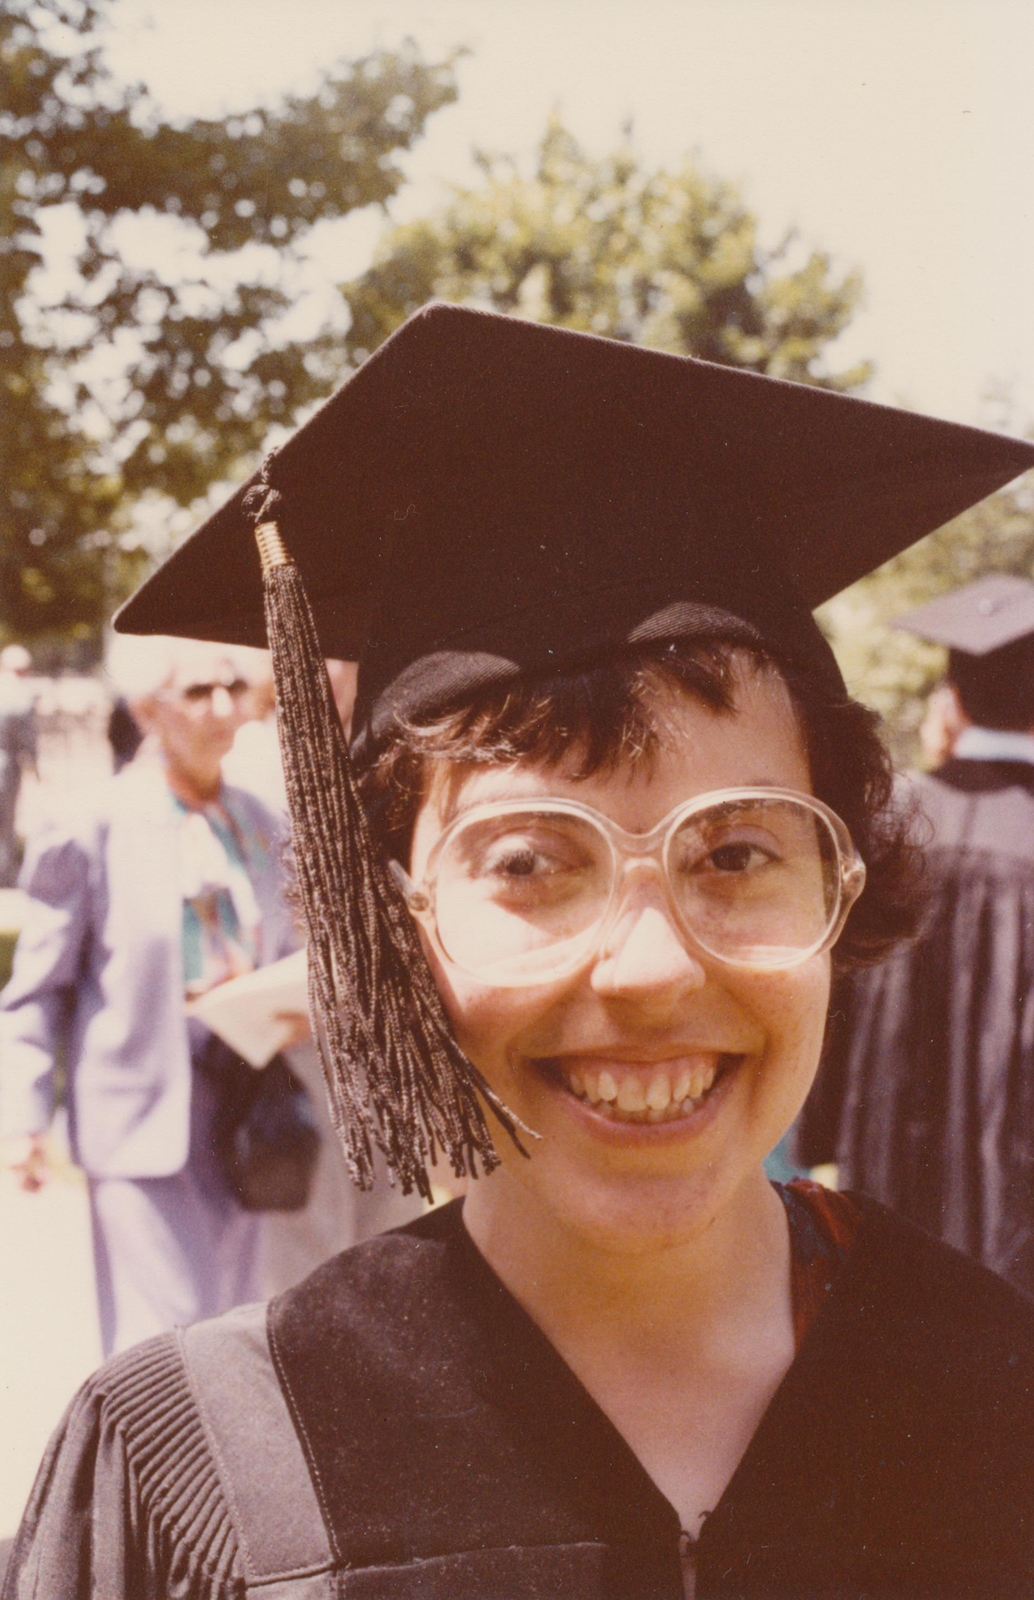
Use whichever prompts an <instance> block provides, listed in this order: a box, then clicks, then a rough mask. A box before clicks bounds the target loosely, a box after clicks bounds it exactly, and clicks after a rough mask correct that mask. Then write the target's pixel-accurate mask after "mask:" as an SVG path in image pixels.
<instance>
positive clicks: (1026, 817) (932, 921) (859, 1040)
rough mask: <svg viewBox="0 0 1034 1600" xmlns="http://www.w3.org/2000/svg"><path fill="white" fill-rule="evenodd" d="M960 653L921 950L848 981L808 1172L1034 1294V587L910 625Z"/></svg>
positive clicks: (999, 591)
mask: <svg viewBox="0 0 1034 1600" xmlns="http://www.w3.org/2000/svg"><path fill="white" fill-rule="evenodd" d="M898 626H900V627H903V628H906V629H908V630H909V631H910V632H913V633H916V634H918V635H919V636H920V637H921V638H925V639H931V640H933V641H934V642H936V643H939V644H944V645H947V646H948V647H949V652H950V654H949V666H948V677H947V682H948V686H949V690H950V693H951V695H952V698H953V706H952V713H953V715H952V722H953V724H954V726H955V727H956V729H957V733H956V736H955V738H954V739H953V740H952V749H951V753H950V755H949V757H948V759H947V760H946V761H944V762H943V764H942V765H940V766H939V767H937V769H936V770H934V771H933V772H930V773H920V774H915V775H914V777H913V778H912V781H911V784H910V785H909V798H910V799H911V800H912V801H914V803H915V804H917V805H918V807H919V809H920V810H921V812H922V814H923V816H924V817H925V819H926V824H927V827H928V830H929V843H928V847H927V855H928V860H929V870H930V884H929V904H928V906H927V909H926V914H925V916H924V920H923V928H922V932H921V936H920V937H919V938H918V939H917V940H915V941H914V942H911V943H909V944H907V945H904V946H902V947H901V948H899V949H898V950H896V951H895V952H894V954H893V955H892V956H891V957H890V958H889V959H888V960H887V961H886V962H884V963H882V964H880V965H879V966H876V967H873V968H871V969H868V970H865V971H860V972H855V973H852V974H850V975H849V977H847V978H846V979H845V981H844V984H843V987H842V990H841V993H840V994H839V996H838V999H837V1003H836V1005H835V1008H834V1024H835V1025H834V1028H833V1030H832V1032H831V1039H830V1045H829V1048H828V1050H827V1052H826V1057H825V1059H824V1062H823V1066H822V1069H821V1071H820V1074H819V1078H818V1081H817V1084H816V1088H815V1091H814V1092H813V1095H812V1097H811V1099H810V1100H809V1102H808V1104H807V1106H806V1107H805V1111H804V1115H803V1118H802V1122H801V1127H800V1132H799V1139H798V1154H799V1156H800V1158H801V1159H802V1160H803V1161H804V1162H805V1164H807V1165H815V1164H818V1163H820V1162H825V1161H835V1162H836V1163H837V1165H838V1168H839V1171H840V1181H841V1182H842V1183H843V1184H845V1185H848V1186H850V1187H852V1188H858V1189H862V1190H864V1191H865V1192H866V1193H868V1194H871V1195H874V1196H876V1197H877V1198H878V1199H880V1200H882V1201H884V1202H885V1203H886V1204H887V1205H890V1206H893V1207H894V1208H895V1209H896V1210H898V1211H900V1212H901V1213H902V1214H903V1215H904V1216H907V1217H910V1218H911V1219H912V1220H913V1221H914V1222H917V1223H919V1224H920V1226H922V1227H923V1228H925V1229H927V1230H928V1231H929V1232H930V1233H933V1234H935V1235H937V1236H938V1237H939V1238H941V1239H944V1240H946V1241H947V1242H948V1243H949V1244H952V1245H955V1246H956V1247H957V1248H958V1249H960V1250H965V1251H967V1252H968V1253H969V1254H970V1255H972V1256H974V1257H975V1258H976V1259H977V1260H978V1261H982V1262H984V1264H985V1265H986V1266H988V1267H991V1268H992V1269H993V1270H994V1271H995V1272H1000V1273H1001V1274H1002V1275H1003V1276H1004V1277H1007V1278H1009V1279H1010V1280H1011V1281H1012V1282H1013V1283H1015V1284H1017V1285H1018V1286H1019V1287H1020V1288H1021V1289H1024V1290H1025V1291H1026V1292H1027V1293H1028V1294H1030V1293H1032V1292H1034V584H1032V583H1031V582H1029V581H1028V580H1027V579H1024V578H1019V577H1014V576H1010V575H1008V574H994V575H989V576H987V577H984V578H981V579H979V580H978V581H977V582H976V583H972V584H967V585H966V586H965V588H963V589H959V590H955V591H954V592H953V593H951V594H950V595H947V596H944V597H941V598H940V599H938V600H935V601H933V602H931V603H930V604H929V605H928V606H924V607H923V608H922V610H920V611H917V612H914V613H912V614H910V615H909V616H907V617H902V618H901V619H899V622H898Z"/></svg>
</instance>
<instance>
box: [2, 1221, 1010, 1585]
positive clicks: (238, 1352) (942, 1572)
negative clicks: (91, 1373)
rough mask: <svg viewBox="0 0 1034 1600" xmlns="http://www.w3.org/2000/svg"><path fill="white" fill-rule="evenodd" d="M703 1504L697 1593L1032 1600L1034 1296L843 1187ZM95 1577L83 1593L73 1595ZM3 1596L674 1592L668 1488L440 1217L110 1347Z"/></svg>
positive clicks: (679, 1580) (31, 1518) (81, 1401)
mask: <svg viewBox="0 0 1034 1600" xmlns="http://www.w3.org/2000/svg"><path fill="white" fill-rule="evenodd" d="M861 1205H862V1210H863V1217H862V1221H861V1224H860V1227H859V1230H858V1232H857V1233H856V1235H855V1239H854V1242H853V1244H852V1246H851V1249H850V1253H849V1255H848V1257H847V1260H846V1262H845V1264H844V1265H843V1266H842V1268H841V1269H840V1271H839V1274H838V1276H837V1278H836V1281H835V1282H834V1284H833V1286H832V1289H831V1291H830V1293H829V1294H828V1295H827V1296H826V1299H825V1302H824V1305H823V1307H822V1310H821V1311H820V1312H819V1315H818V1317H817V1319H816V1320H815V1322H814V1323H813V1324H812V1327H811V1329H810V1331H809V1333H808V1334H807V1335H806V1337H805V1339H804V1341H803V1343H802V1345H801V1347H800V1349H799V1351H798V1354H797V1356H796V1359H795V1360H794V1362H793V1364H792V1366H791V1368H790V1370H789V1372H788V1374H787V1376H786V1378H785V1379H784V1381H783V1383H782V1385H781V1386H780V1388H779V1390H778V1391H777V1393H776V1395H775V1397H774V1399H773V1400H772V1402H771V1405H770V1406H769V1409H768V1411H767V1413H766V1415H765V1417H764V1418H763V1420H762V1422H761V1424H760V1426H759V1428H758V1431H757V1433H756V1434H755V1437H754V1439H753V1441H752V1442H751V1444H750V1446H749V1447H748V1450H747V1452H746V1455H745V1456H744V1458H743V1460H742V1461H741V1463H740V1465H739V1467H738V1469H737V1470H736V1472H735V1474H734V1476H733V1478H732V1481H731V1482H730V1484H729V1485H728V1487H727V1489H726V1490H725V1492H724V1494H723V1495H722V1497H721V1499H720V1501H719V1502H718V1504H717V1505H716V1506H715V1507H714V1508H713V1510H712V1512H711V1514H710V1516H709V1517H708V1518H707V1520H706V1522H705V1524H704V1528H703V1532H702V1534H701V1537H700V1540H699V1545H698V1549H697V1552H696V1564H697V1590H696V1592H697V1596H698V1597H699V1600H719V1597H721V1600H733V1597H735V1600H755V1597H757V1600H761V1597H765V1600H862V1597H863V1596H864V1597H866V1600H910V1597H916V1600H918V1597H922V1600H977V1597H979V1600H992V1597H993V1600H1012V1597H1017V1600H1018V1597H1019V1596H1021V1595H1023V1596H1025V1597H1026V1600H1029V1596H1030V1594H1031V1592H1032V1590H1034V1305H1032V1304H1031V1302H1030V1301H1028V1300H1027V1299H1026V1297H1025V1296H1023V1295H1021V1294H1019V1293H1018V1292H1017V1291H1015V1290H1014V1289H1012V1288H1011V1287H1010V1286H1009V1285H1007V1284H1005V1283H1004V1282H1003V1281H1002V1280H1001V1279H999V1278H997V1277H995V1276H994V1275H993V1274H991V1273H988V1272H986V1271H985V1269H983V1268H982V1267H980V1266H978V1265H977V1264H975V1263H973V1262H971V1261H969V1260H968V1259H966V1258H964V1257H962V1256H961V1255H959V1254H957V1253H956V1252H954V1251H952V1250H950V1249H948V1248H947V1247H946V1246H944V1245H942V1244H940V1243H937V1242H934V1241H932V1240H930V1239H929V1238H927V1237H926V1236H925V1235H923V1234H922V1233H920V1232H919V1231H918V1230H916V1229H914V1228H913V1227H912V1226H911V1225H909V1224H908V1223H905V1222H902V1221H900V1220H899V1219H897V1218H895V1217H894V1216H892V1215H891V1214H890V1213H888V1212H886V1211H884V1210H883V1209H882V1208H881V1207H880V1206H878V1205H877V1204H875V1202H871V1201H862V1202H861ZM91 1584H92V1587H91ZM8 1585H9V1587H8V1589H7V1590H6V1591H5V1595H6V1596H7V1597H8V1600H10V1597H13V1596H18V1597H19V1600H23V1597H25V1596H29V1595H32V1596H38V1597H39V1600H44V1597H45V1600H86V1596H88V1595H95V1596H103V1597H104V1600H157V1597H163V1600H168V1597H172V1600H229V1597H231V1596H233V1597H235V1600H237V1597H240V1596H243V1595H245V1594H247V1595H248V1596H251V1597H254V1600H258V1597H260V1596H261V1597H262V1600H331V1597H332V1596H333V1597H344V1600H603V1597H606V1600H681V1597H682V1595H683V1576H682V1563H681V1559H680V1530H679V1525H678V1518H677V1516H676V1514H675V1512H674V1510H673V1508H672V1507H671V1505H670V1504H669V1502H668V1501H667V1500H666V1499H665V1498H664V1496H663V1495H662V1494H661V1493H660V1491H659V1490H658V1489H657V1487H656V1486H655V1485H654V1483H653V1482H652V1480H651V1479H650V1478H649V1477H648V1476H647V1474H646V1472H645V1471H644V1470H643V1468H642V1467H641V1465H640V1464H639V1462H638V1460H637V1459H636V1457H635V1456H634V1455H633V1454H632V1452H631V1450H630V1449H629V1448H628V1446H627V1445H626V1444H625V1442H624V1440H623V1439H622V1437H621V1436H620V1434H618V1432H617V1431H616V1430H615V1428H614V1427H613V1426H612V1425H611V1423H610V1422H609V1421H608V1419H607V1418H606V1417H605V1415H604V1414H603V1413H602V1412H601V1410H600V1409H599V1407H598V1406H597V1405H596V1404H595V1402H594V1401H593V1400H592V1399H591V1398H590V1396H589V1395H588V1393H587V1392H586V1390H585V1389H584V1388H583V1387H582V1385H581V1384H580V1383H579V1381H578V1380H577V1378H576V1377H575V1376H574V1374H573V1373H572V1372H571V1370H570V1368H569V1367H567V1366H566V1365H565V1363H564V1362H563V1360H562V1359H561V1358H560V1356H559V1355H558V1354H557V1352H556V1351H555V1350H554V1349H553V1347H552V1346H551V1345H550V1344H549V1342H548V1340H547V1339H546V1338H545V1337H544V1335H543V1334H542V1333H541V1332H540V1331H539V1330H538V1328H537V1327H536V1326H535V1325H534V1324H533V1323H532V1322H531V1320H530V1319H529V1318H528V1317H527V1315H526V1314H525V1313H524V1312H523V1311H522V1309H521V1308H520V1307H519V1306H518V1304H517V1302H516V1301H515V1300H514V1299H513V1297H512V1296H511V1295H510V1294H509V1293H508V1291H507V1290H506V1289H505V1288H504V1287H503V1285H502V1284H501V1282H500V1281H499V1279H498V1278H497V1277H496V1276H495V1274H494V1273H493V1272H492V1270H491V1269H490V1268H489V1267H488V1266H487V1264H486V1263H485V1262H484V1260H483V1258H482V1257H481V1256H480V1255H479V1253H478V1251H477V1249H476V1248H475V1247H474V1245H473V1244H472V1242H471V1241H470V1239H469V1236H468V1235H467V1233H466V1231H465V1229H464V1227H463V1225H462V1221H461V1217H460V1210H459V1206H458V1204H453V1205H451V1206H447V1207H445V1208H443V1209H442V1210H440V1211H438V1212H433V1213H431V1214H429V1215H428V1216H427V1217H424V1218H422V1219H420V1221H418V1222H417V1223H414V1224H411V1225H410V1226H409V1227H407V1228H404V1229H401V1230H399V1231H397V1232H395V1233H392V1234H388V1235H385V1236H383V1237H381V1238H378V1239H375V1240H372V1241H370V1242H368V1243H366V1244H363V1245H360V1246H358V1247H356V1248H355V1249H353V1250H351V1251H348V1252H346V1253H345V1254H344V1255H341V1256H338V1257H336V1258H335V1259H334V1260H332V1261H330V1262H328V1263H326V1264H325V1265H324V1266H322V1267H320V1268H319V1269H318V1270H317V1271H316V1272H315V1273H314V1274H313V1275H312V1276H311V1277H310V1278H308V1279H307V1280H306V1281H305V1282H304V1283H303V1284H301V1285H299V1286H298V1287H296V1288H294V1289H292V1290H290V1291H288V1292H287V1293H286V1294H284V1295H282V1296H280V1298H279V1299H277V1300H275V1301H274V1302H272V1304H271V1306H270V1308H269V1311H268V1316H267V1315H265V1313H263V1312H262V1311H261V1310H260V1309H259V1308H245V1309H244V1310H242V1311H236V1312H231V1313H229V1314H228V1315H226V1316H224V1317H222V1318H217V1319H214V1320H213V1321H211V1322H209V1323H203V1324H200V1325H197V1326H196V1327H195V1328H193V1329H188V1330H186V1331H185V1332H184V1331H181V1332H179V1333H174V1334H167V1335H163V1336H162V1337H160V1338H158V1339H155V1340H152V1341H150V1342H149V1343H147V1344H145V1345H142V1346H139V1347H137V1348H136V1349H135V1350H132V1351H129V1352H127V1353H125V1354H124V1355H122V1356H118V1357H116V1358H115V1359H114V1360H113V1361H112V1362H110V1363H109V1364H108V1365H107V1366H106V1367H104V1368H102V1369H101V1371H100V1373H99V1374H97V1375H96V1376H95V1377H94V1378H93V1379H91V1380H90V1382H89V1383H87V1385H86V1386H85V1388H84V1389H83V1390H82V1391H81V1393H80V1395H79V1397H78V1398H77V1399H76V1401H75V1402H74V1403H73V1405H72V1407H71V1409H70V1411H69V1413H68V1415H67V1417H66V1419H65V1422H64V1424H63V1426H62V1428H61V1429H60V1430H59V1432H58V1434H57V1436H56V1438H55V1440H54V1442H53V1443H52V1445H51V1447H50V1449H49V1451H48V1454H47V1456H46V1458H45V1459H44V1463H43V1466H42V1467H41V1469H40V1474H39V1478H38V1481H37V1484H36V1487H35V1489H34V1491H33V1495H32V1499H31V1501H30V1505H29V1508H28V1511H27V1513H26V1517H25V1521H24V1523H23V1527H22V1531H21V1534H20V1536H19V1542H18V1546H17V1548H16V1550H15V1553H14V1557H13V1559H12V1563H11V1569H10V1572H9V1576H8Z"/></svg>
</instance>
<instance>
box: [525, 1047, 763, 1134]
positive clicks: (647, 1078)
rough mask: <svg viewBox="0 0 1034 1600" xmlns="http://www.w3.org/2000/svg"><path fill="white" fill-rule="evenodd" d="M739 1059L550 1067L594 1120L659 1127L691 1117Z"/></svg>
mask: <svg viewBox="0 0 1034 1600" xmlns="http://www.w3.org/2000/svg"><path fill="white" fill-rule="evenodd" d="M741 1059H742V1057H741V1056H738V1055H724V1054H720V1053H718V1052H717V1051H708V1052H706V1053H700V1054H696V1055H687V1056H679V1057H677V1058H676V1059H674V1060H671V1061H664V1062H651V1063H649V1064H647V1063H645V1062H643V1063H631V1062H627V1061H605V1060H603V1059H593V1060H589V1059H587V1058H582V1059H579V1060H578V1061H577V1062H575V1061H572V1060H567V1061H565V1060H563V1058H561V1059H559V1060H554V1061H551V1062H549V1063H548V1066H549V1070H550V1075H551V1077H553V1079H554V1080H555V1081H556V1082H558V1083H559V1084H560V1085H561V1087H562V1088H563V1089H565V1090H566V1091H567V1093H568V1094H570V1095H573V1096H574V1098H575V1099H576V1100H580V1101H581V1102H582V1104H583V1105H587V1106H590V1107H591V1109H592V1110H593V1111H594V1112H596V1113H597V1114H598V1115H600V1116H602V1117H606V1118H607V1119H608V1120H610V1121H613V1122H629V1123H662V1122H678V1121H680V1120H681V1119H683V1118H685V1117H690V1116H692V1115H693V1113H694V1111H697V1110H699V1108H700V1106H701V1105H703V1103H704V1102H705V1101H706V1099H707V1097H708V1095H709V1094H710V1093H711V1091H712V1090H713V1089H714V1087H715V1085H716V1084H717V1083H720V1082H721V1079H722V1078H723V1076H724V1075H725V1073H726V1072H727V1071H728V1069H729V1067H730V1066H731V1065H732V1064H733V1063H735V1062H737V1061H740V1060H741Z"/></svg>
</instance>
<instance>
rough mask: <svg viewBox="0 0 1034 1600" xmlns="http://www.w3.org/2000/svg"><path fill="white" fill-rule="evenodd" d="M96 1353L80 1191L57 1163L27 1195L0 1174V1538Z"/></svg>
mask: <svg viewBox="0 0 1034 1600" xmlns="http://www.w3.org/2000/svg"><path fill="white" fill-rule="evenodd" d="M99 1361H100V1336H99V1333H98V1330H97V1317H96V1311H95V1309H94V1299H93V1263H92V1258H91V1251H90V1236H89V1219H88V1215H87V1209H86V1191H85V1189H84V1187H83V1182H82V1179H81V1177H80V1176H79V1174H78V1173H76V1172H74V1171H73V1170H72V1169H71V1168H66V1169H64V1170H63V1171H62V1172H61V1174H60V1175H59V1176H56V1177H54V1178H52V1179H51V1181H50V1182H49V1183H48V1184H47V1185H46V1187H45V1188H43V1189H41V1190H40V1191H39V1192H38V1193H37V1194H23V1193H22V1192H21V1191H20V1190H19V1189H17V1188H16V1187H15V1184H14V1181H13V1179H12V1178H11V1176H10V1174H8V1173H0V1538H3V1537H5V1536H6V1535H8V1534H10V1533H13V1532H14V1530H15V1528H16V1527H17V1524H18V1521H19V1518H20V1517H21V1513H22V1508H23V1507H24V1504H25V1500H26V1497H27V1496H28V1493H29V1490H30V1488H31V1487H32V1480H33V1478H34V1477H35V1474H36V1468H37V1466H38V1465H39V1460H40V1456H41V1455H42V1454H43V1449H44V1446H45V1445H46V1442H47V1438H48V1437H49V1435H50V1433H51V1430H52V1429H53V1428H54V1426H55V1424H56V1423H57V1422H58V1421H59V1419H60V1417H61V1413H62V1412H63V1411H64V1408H65V1406H66V1405H67V1404H68V1401H69V1400H70V1399H71V1397H72V1394H73V1393H74V1391H75V1390H76V1388H77V1387H78V1386H79V1384H80V1383H81V1382H82V1380H83V1379H84V1378H85V1377H87V1375H88V1374H89V1373H90V1372H92V1371H93V1369H94V1367H96V1366H97V1365H98V1363H99Z"/></svg>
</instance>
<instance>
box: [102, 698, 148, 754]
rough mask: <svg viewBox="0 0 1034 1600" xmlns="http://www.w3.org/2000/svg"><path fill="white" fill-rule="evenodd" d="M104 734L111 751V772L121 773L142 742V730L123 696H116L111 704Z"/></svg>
mask: <svg viewBox="0 0 1034 1600" xmlns="http://www.w3.org/2000/svg"><path fill="white" fill-rule="evenodd" d="M106 732H107V738H108V745H109V748H110V750H111V770H112V771H113V772H121V771H122V768H123V767H125V766H128V765H129V763H130V761H132V759H133V757H134V756H135V755H136V753H137V751H138V750H139V748H140V746H141V745H142V744H143V742H144V735H143V730H142V729H141V727H140V724H139V723H138V722H137V720H136V718H135V717H134V715H133V713H132V712H131V711H130V709H129V701H128V700H127V699H126V697H125V695H124V694H120V695H116V697H115V699H114V701H113V702H112V706H111V710H110V712H109V713H108V726H107V730H106Z"/></svg>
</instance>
